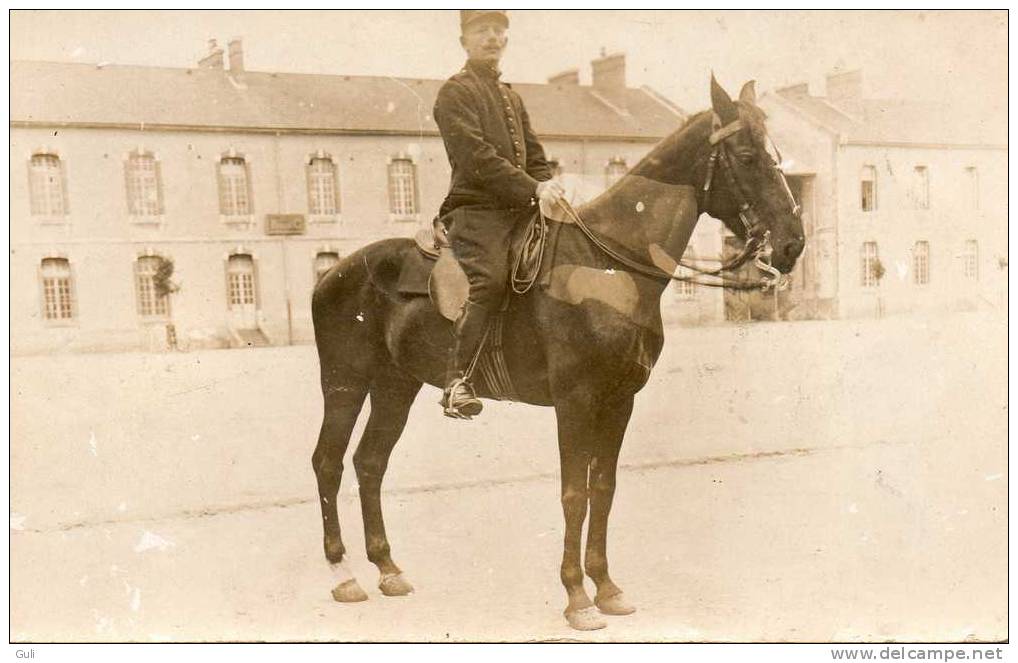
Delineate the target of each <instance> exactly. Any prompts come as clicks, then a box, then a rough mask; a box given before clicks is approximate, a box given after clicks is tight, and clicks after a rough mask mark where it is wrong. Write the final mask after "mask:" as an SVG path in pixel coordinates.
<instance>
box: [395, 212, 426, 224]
mask: <svg viewBox="0 0 1018 663" xmlns="http://www.w3.org/2000/svg"><path fill="white" fill-rule="evenodd" d="M420 220H421V215H420V214H391V213H390V214H389V221H392V222H393V223H418V222H419V221H420Z"/></svg>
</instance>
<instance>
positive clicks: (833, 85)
mask: <svg viewBox="0 0 1018 663" xmlns="http://www.w3.org/2000/svg"><path fill="white" fill-rule="evenodd" d="M827 100H828V101H830V102H831V103H832V104H834V105H835V106H837V107H838V108H840V109H842V110H845V111H847V112H849V113H852V114H857V113H859V112H860V111H861V110H862V71H861V70H859V69H856V70H855V71H846V72H842V73H837V74H833V73H832V74H828V75H827Z"/></svg>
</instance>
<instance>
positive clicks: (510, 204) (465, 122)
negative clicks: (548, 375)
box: [434, 10, 563, 418]
mask: <svg viewBox="0 0 1018 663" xmlns="http://www.w3.org/2000/svg"><path fill="white" fill-rule="evenodd" d="M508 27H509V19H508V17H507V15H506V12H505V11H504V10H462V11H461V12H460V31H461V35H460V43H461V44H462V45H463V49H464V50H465V51H466V52H467V58H468V59H467V63H466V65H465V66H464V67H463V69H462V70H461V71H460V72H459V73H457V74H455V75H454V76H453V77H452V78H450V79H449V80H448V81H447V82H446V83H445V85H443V86H442V89H441V90H440V91H439V93H438V99H437V101H436V102H435V112H434V117H435V122H437V123H438V127H439V129H440V130H441V132H442V140H443V141H444V142H445V149H446V152H447V154H448V155H449V163H450V165H451V166H452V180H451V182H450V185H449V194H448V195H447V196H446V198H445V201H444V202H443V203H442V207H441V210H440V216H441V220H442V223H443V224H444V225H445V227H446V228H447V229H448V232H449V240H450V243H451V245H452V249H453V255H454V256H455V257H456V259H457V260H458V261H459V264H460V266H461V267H462V268H463V271H464V272H465V273H466V276H467V280H468V281H469V283H470V292H469V295H468V298H467V301H466V303H465V304H464V306H463V310H462V312H461V313H460V316H459V318H458V319H457V320H456V323H455V325H454V326H453V334H454V337H455V339H454V342H453V347H452V350H451V352H450V355H449V368H448V371H447V375H446V387H445V392H444V395H443V398H442V406H443V411H444V412H445V414H446V416H449V417H454V418H470V417H472V416H474V415H476V414H479V413H480V411H481V401H480V400H479V399H478V398H477V396H476V394H475V392H474V388H473V386H472V384H471V382H470V375H469V370H468V367H469V366H470V364H471V362H472V360H473V358H474V356H475V354H476V353H477V352H479V351H480V346H481V344H482V340H483V338H484V332H485V327H486V325H487V324H488V321H489V318H490V317H491V314H492V313H493V312H494V311H495V309H497V308H498V307H499V306H500V305H501V304H502V302H503V300H504V298H505V295H506V283H507V281H508V273H509V239H510V236H511V234H512V232H513V229H514V228H515V227H516V224H517V222H518V221H520V220H521V218H523V217H526V216H529V215H531V214H533V212H534V209H535V206H536V205H537V203H538V201H543V202H545V203H547V204H548V205H553V204H555V203H556V202H558V201H559V200H560V199H561V197H562V194H563V188H562V185H561V184H560V183H559V182H557V181H555V180H554V179H552V169H551V167H550V166H549V165H548V161H547V159H546V158H545V154H544V149H543V148H542V147H541V143H540V142H539V141H538V139H537V136H536V135H535V134H534V131H533V129H532V128H531V126H530V118H529V117H528V115H527V109H526V108H525V107H524V105H523V100H522V99H521V98H520V96H519V95H518V94H517V93H516V92H514V91H513V89H512V88H511V87H510V86H509V85H508V84H506V83H503V82H502V81H501V80H499V77H500V76H501V72H500V71H499V69H498V65H499V61H500V60H501V58H502V54H503V53H504V52H505V47H506V43H507V42H508V36H507V34H506V30H507V29H508Z"/></svg>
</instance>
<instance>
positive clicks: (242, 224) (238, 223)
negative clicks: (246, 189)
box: [219, 214, 254, 229]
mask: <svg viewBox="0 0 1018 663" xmlns="http://www.w3.org/2000/svg"><path fill="white" fill-rule="evenodd" d="M219 222H220V223H222V224H223V225H225V226H230V227H233V228H245V229H246V228H250V227H251V226H252V225H254V214H236V215H230V214H220V215H219Z"/></svg>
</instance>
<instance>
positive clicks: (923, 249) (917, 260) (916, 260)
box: [912, 241, 930, 285]
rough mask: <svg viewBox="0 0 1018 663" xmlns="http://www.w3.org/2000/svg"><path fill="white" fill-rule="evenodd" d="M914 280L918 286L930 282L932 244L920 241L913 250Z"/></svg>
mask: <svg viewBox="0 0 1018 663" xmlns="http://www.w3.org/2000/svg"><path fill="white" fill-rule="evenodd" d="M912 274H913V276H912V280H913V281H914V282H915V284H916V285H926V284H927V283H929V282H930V243H929V242H926V241H920V242H916V243H915V247H914V248H913V249H912Z"/></svg>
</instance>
